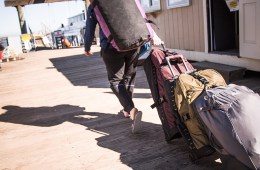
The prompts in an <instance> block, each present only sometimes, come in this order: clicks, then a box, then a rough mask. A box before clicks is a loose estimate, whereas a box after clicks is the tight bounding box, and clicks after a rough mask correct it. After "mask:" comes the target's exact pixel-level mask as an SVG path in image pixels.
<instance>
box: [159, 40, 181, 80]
mask: <svg viewBox="0 0 260 170" xmlns="http://www.w3.org/2000/svg"><path fill="white" fill-rule="evenodd" d="M161 45H162V48H163V51H166V48H165V45H164V42H163V41H162V43H161ZM165 60H166V62H167V64H168V67H169V69H170V72H171V73H172V75H173V77H175V76H177V75H176V74H175V73H174V71H173V69H172V67H171V62H170V58H169V57H168V56H167V54H166V53H165Z"/></svg>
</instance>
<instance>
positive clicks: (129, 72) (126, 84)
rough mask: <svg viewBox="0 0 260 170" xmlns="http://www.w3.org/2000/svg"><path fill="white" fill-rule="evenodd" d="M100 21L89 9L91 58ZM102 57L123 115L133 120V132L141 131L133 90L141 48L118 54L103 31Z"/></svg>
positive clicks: (157, 42)
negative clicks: (108, 42)
mask: <svg viewBox="0 0 260 170" xmlns="http://www.w3.org/2000/svg"><path fill="white" fill-rule="evenodd" d="M97 23H98V21H97V19H96V16H95V14H94V12H93V10H92V7H91V5H90V6H89V7H88V11H87V19H86V32H85V37H84V38H85V41H84V42H85V55H86V56H91V55H92V54H93V53H92V52H91V45H92V42H93V39H94V36H95V29H96V25H97ZM99 37H100V46H101V52H100V53H101V56H102V58H103V60H104V63H105V65H106V70H107V76H108V80H109V83H110V88H111V89H112V91H113V93H114V94H115V95H116V97H117V98H118V100H119V102H120V104H121V105H122V107H123V110H122V112H123V114H124V116H125V117H127V118H129V117H130V118H131V119H132V120H133V124H132V132H133V133H135V132H137V131H138V130H139V129H140V123H141V119H142V112H141V111H139V110H138V109H137V108H136V106H135V104H134V102H133V99H132V97H133V90H134V84H135V78H136V65H137V61H138V55H139V51H140V48H138V49H134V50H131V51H126V52H118V51H117V50H116V49H115V48H113V47H112V45H110V44H107V41H108V40H107V38H106V36H105V35H104V33H103V31H102V30H101V29H100V30H99ZM153 43H154V44H155V45H160V44H161V40H160V38H159V37H158V36H155V37H154V39H153Z"/></svg>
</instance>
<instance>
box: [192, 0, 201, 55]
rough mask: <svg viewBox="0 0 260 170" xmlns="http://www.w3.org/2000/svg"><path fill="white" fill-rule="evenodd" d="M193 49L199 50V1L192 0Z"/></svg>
mask: <svg viewBox="0 0 260 170" xmlns="http://www.w3.org/2000/svg"><path fill="white" fill-rule="evenodd" d="M192 12H193V21H194V41H195V51H200V26H199V1H198V0H193V1H192Z"/></svg>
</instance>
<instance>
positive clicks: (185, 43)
mask: <svg viewBox="0 0 260 170" xmlns="http://www.w3.org/2000/svg"><path fill="white" fill-rule="evenodd" d="M181 13H182V20H183V21H182V23H183V29H182V30H183V49H184V50H190V48H189V45H190V43H189V23H188V8H187V7H183V8H181Z"/></svg>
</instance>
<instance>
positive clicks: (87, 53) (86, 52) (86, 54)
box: [85, 51, 93, 56]
mask: <svg viewBox="0 0 260 170" xmlns="http://www.w3.org/2000/svg"><path fill="white" fill-rule="evenodd" d="M91 55H93V53H92V52H91V51H85V56H91Z"/></svg>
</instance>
